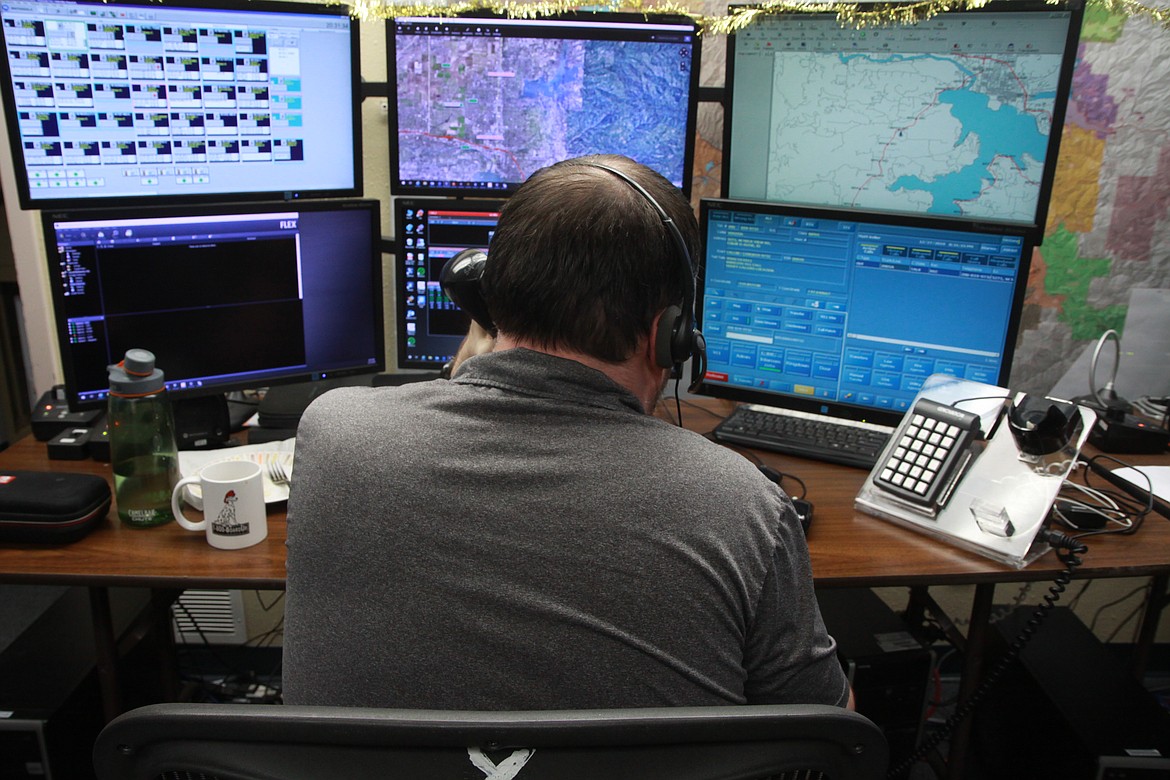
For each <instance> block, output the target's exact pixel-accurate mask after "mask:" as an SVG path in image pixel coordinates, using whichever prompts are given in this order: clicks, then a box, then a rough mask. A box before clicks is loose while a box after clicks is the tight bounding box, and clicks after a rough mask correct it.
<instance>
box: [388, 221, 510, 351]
mask: <svg viewBox="0 0 1170 780" xmlns="http://www.w3.org/2000/svg"><path fill="white" fill-rule="evenodd" d="M501 205H502V204H501V202H500V201H490V200H453V199H446V198H395V200H394V236H395V243H394V267H395V278H396V279H397V285H398V289H397V301H398V310H397V317H396V322H397V326H398V367H399V368H430V369H437V368H441V367H442V366H443V364H444V363H446V362H447V361H448V360H450V359H451V358H452V357H454V356H455V352H456V351H458V349H459V344H460V343H461V342H462V341H463V337H464V336H466V335H467V328H468V326H469V325H470V323H471V319H470V317H468V316H467V315H466V314H464V312H463V311H462V310H461V309H459V307H457V306H456V305H455V304H454V303H452V302H451V299H450V298H448V297H447V296H446V294H444V292H443V288H442V285H440V284H439V272H440V271H442V270H443V264H444V263H446V262H447V260H449V259H450V258H452V257H454V256H455V255H457V254H459V252H461V251H463V250H464V249H472V248H475V249H483V250H485V251H486V250H487V248H488V244H489V242H490V241H491V238H492V235H493V234H494V233H495V232H496V222H497V221H498V219H499V216H500V207H501Z"/></svg>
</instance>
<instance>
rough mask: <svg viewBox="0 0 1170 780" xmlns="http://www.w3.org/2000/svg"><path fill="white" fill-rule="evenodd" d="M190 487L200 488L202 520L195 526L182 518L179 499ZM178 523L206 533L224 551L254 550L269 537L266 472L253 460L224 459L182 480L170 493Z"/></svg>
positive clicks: (190, 529)
mask: <svg viewBox="0 0 1170 780" xmlns="http://www.w3.org/2000/svg"><path fill="white" fill-rule="evenodd" d="M188 485H199V489H200V492H201V494H202V496H203V519H202V520H200V521H199V522H197V523H193V522H191V521H190V520H188V519H187V517H186V516H184V515H183V508H182V506H181V505H180V499H181V497H182V496H183V493H184V490H185V489H186V487H187V486H188ZM171 509H172V510H174V513H175V521H176V522H177V523H178V524H179V525H181V526H183V527H184V528H186V529H187V530H188V531H204V532H206V534H207V543H208V544H210V545H211V546H212V547H218V548H219V549H221V550H239V549H240V548H242V547H251V546H252V545H254V544H256V543H258V542H261V541H263V540H264V538H265V537H267V536H268V510H267V508H266V507H265V505H264V473H263V469H261V467H260V464H259V463H254V462H253V461H250V460H225V461H220V462H219V463H212V464H210V465H207V466H204V467H203V468H202V469H200V470H199V472H198V473H197V474H195V475H194V476H190V477H183V478H182V479H180V480H179V481H178V483H177V484H176V485H175V489H174V492H172V493H171Z"/></svg>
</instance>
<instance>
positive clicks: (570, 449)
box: [284, 349, 848, 710]
mask: <svg viewBox="0 0 1170 780" xmlns="http://www.w3.org/2000/svg"><path fill="white" fill-rule="evenodd" d="M288 518H289V519H288V522H289V536H288V539H289V541H288V596H287V603H286V609H285V639H284V698H285V701H286V702H287V703H290V704H337V705H349V706H378V707H406V708H436V709H485V710H513V709H559V708H593V707H648V706H680V705H718V704H737V703H768V702H810V703H823V704H837V705H844V704H845V702H846V700H847V698H848V686H847V684H846V680H845V677H844V674H843V672H842V670H841V667H840V664H839V663H838V661H837V659H836V645H835V643H834V641H833V640H832V638H831V637H830V636H829V635H828V634H827V633H826V631H825V628H824V624H823V623H822V621H821V616H820V612H819V610H818V608H817V604H816V600H815V598H814V596H813V590H812V578H811V574H810V570H809V561H808V550H807V547H806V545H805V540H804V537H803V535H802V533H801V531H800V526H799V524H798V523H797V521H796V519H795V517H794V512H793V510H792V506H791V502H790V501H789V500H788V498H787V497H786V496H785V495H784V494H783V493H782V492H781V491H780V490H779V489H777V488H776V487H775V486H774V485H773V484H772V483H771V482H769V481H768V480H767V479H765V478H764V477H763V476H762V475H760V474H759V472H758V471H757V469H755V468H754V467H753V466H752V465H751V464H750V463H749V462H748V461H746V460H745V459H744V458H742V457H741V456H739V455H737V454H735V453H733V452H731V451H729V450H726V449H724V448H722V447H720V446H717V445H715V444H712V443H711V442H709V441H707V440H706V439H704V438H703V437H702V436H700V435H698V434H695V433H693V432H690V431H687V430H684V429H681V428H679V427H676V426H673V425H670V424H669V423H666V422H664V421H662V420H660V419H657V418H654V417H651V416H648V415H646V414H644V413H643V410H642V407H641V404H640V403H639V401H638V400H637V399H636V398H635V397H634V396H633V395H632V394H630V393H629V392H628V391H626V390H625V389H624V388H622V387H620V386H618V385H616V384H615V383H614V382H612V381H611V380H610V379H609V378H608V377H606V376H605V375H604V374H602V373H600V372H598V371H595V370H593V369H591V368H588V367H586V366H583V365H581V364H579V363H577V362H575V361H571V360H564V359H560V358H556V357H552V356H549V355H545V354H541V353H538V352H532V351H529V350H523V349H515V350H507V351H504V352H498V353H492V354H488V355H483V356H480V357H476V358H473V359H471V360H469V361H467V362H466V363H465V364H464V365H463V367H462V368H461V370H460V372H459V374H458V375H457V376H456V377H455V379H453V380H452V381H450V382H446V381H442V380H439V381H435V382H427V383H419V384H415V385H408V386H406V387H402V388H377V389H371V388H345V389H337V390H332V391H330V392H328V393H325V394H324V395H322V396H321V397H320V398H318V399H317V400H316V401H315V402H314V403H313V404H312V405H311V406H310V407H309V409H308V410H307V411H306V413H305V415H304V417H303V418H302V420H301V423H300V427H299V429H298V434H297V451H296V479H295V480H294V483H293V489H292V495H291V497H290V499H289V507H288Z"/></svg>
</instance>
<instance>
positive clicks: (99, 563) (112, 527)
mask: <svg viewBox="0 0 1170 780" xmlns="http://www.w3.org/2000/svg"><path fill="white" fill-rule="evenodd" d="M731 408H732V405H731V404H730V402H725V401H719V400H715V399H702V400H698V401H687V402H685V403H684V405H683V418H684V423H685V424H686V425H687V427H689V428H691V429H693V430H696V431H699V432H702V433H705V432H708V431H710V430H711V429H712V428H714V426H715V425H716V424H717V423H718V422H719V420H720V419H722V417H723V416H725V415H726V414H728V413H730V411H731ZM674 410H675V406H674V402H673V400H670V401H664V402H663V403H662V404H661V406H660V409H659V414H660V415H661V416H663V417H665V418H666V419H670V420H674V419H675V411H674ZM748 454H749V456H750V457H752V458H755V459H759V460H761V461H763V462H765V463H767V464H768V465H770V466H772V467H773V468H775V469H778V470H779V471H781V472H782V473H785V474H790V475H793V476H795V477H798V478H799V479H800V480H801V481H803V482H804V484H805V485H806V486H807V490H808V496H807V497H808V498H809V499H810V500H811V501H812V502H813V504H814V506H815V511H814V519H813V524H812V527H811V529H810V532H809V536H808V542H809V550H810V554H811V557H812V568H813V576H814V577H815V579H816V583H817V585H818V586H819V587H878V586H902V587H910V588H912V589H914V590H912V592H915V591H916V592H917V593H918V594H919V595H920V596H922V595H925V594H926V591H927V589H928V588H929V587H930V586H934V585H973V586H975V596H974V599H973V603H972V608H971V614H970V616H969V619H970V624H969V629H968V633H967V637H966V646H967V652H966V653H965V666H964V670H963V685H962V688H961V690H960V698H961V699H962V698H965V697H967V696H969V695H970V694H971V693H972V691H973V688H974V686H975V683H976V681H977V680H978V679H979V672H980V670H981V665H982V661H983V659H982V652H981V650H980V648H982V644H983V632H984V631H985V630H986V628H987V625H988V621H989V617H990V614H991V610H992V598H993V596H994V586H995V584H996V583H1001V582H1024V581H1050V580H1052V579H1053V578H1054V577H1055V576H1056V575H1057V573H1058V572H1060V571H1061V569H1062V568H1063V567H1062V565H1061V564H1060V562H1059V561H1058V560H1057V558H1056V556H1055V555H1053V554H1049V555H1046V556H1044V557H1042V558H1041V559H1040V560H1038V561H1036V562H1035V563H1033V564H1031V565H1030V566H1028V567H1027V568H1025V569H1023V570H1017V569H1013V568H1011V567H1009V566H1005V565H1003V564H1000V563H997V562H995V561H993V560H990V559H988V558H984V557H982V556H979V555H976V554H974V553H971V552H967V551H965V550H962V549H959V548H957V547H951V546H949V545H946V544H943V543H942V542H939V541H937V540H935V539H932V538H930V537H927V536H924V535H922V534H918V533H915V532H913V531H910V530H907V529H904V528H902V527H899V526H896V525H893V524H891V523H889V522H886V521H884V520H881V519H878V518H875V517H872V516H869V515H865V514H862V513H860V512H857V511H855V510H854V509H853V499H854V496H856V494H857V491H858V490H859V489H860V487H861V485H862V483H863V482H864V480H865V477H866V472H865V471H863V470H861V469H855V468H848V467H844V466H836V465H832V464H828V463H821V462H817V461H809V460H804V459H801V458H796V457H791V456H784V455H778V454H774V453H767V452H763V451H757V450H752V451H750V453H748ZM1143 462H1146V463H1149V462H1159V463H1170V458H1168V457H1160V458H1155V459H1149V458H1147V459H1143ZM0 468H9V469H35V470H56V471H80V472H91V473H99V474H102V475H104V476H105V477H106V478H107V479H111V480H112V477H111V474H110V468H109V465H108V464H102V463H95V462H93V461H50V460H48V456H47V453H46V447H45V445H44V443H42V442H37V441H34V440H32V439H31V438H26V439H24V440H22V441H19V442H17V443H15V444H14V445H12V447H10V448H9V449H8V450H6V451H4V452H3V453H0ZM785 487H786V489H788V490H789V492H791V493H793V494H794V495H799V484H798V483H796V482H795V481H785ZM286 532H287V525H286V518H285V513H284V506H283V505H276V506H272V507H270V509H269V517H268V538H267V539H266V540H265V541H264V542H262V543H260V544H258V545H255V546H253V547H249V548H246V549H243V550H234V551H224V550H217V549H214V548H212V547H210V546H209V545H208V544H207V542H206V541H205V539H204V537H203V535H202V534H199V533H193V532H190V531H184V530H183V529H181V528H179V527H178V526H177V525H175V524H170V525H166V526H161V527H158V528H151V529H141V530H140V529H129V528H125V527H123V526H122V525H121V524H120V523H119V522H118V521H117V516H116V514H115V513H114V512H113V511H111V514H110V519H109V520H107V521H106V522H105V523H104V524H102V525H101V526H100V527H99V528H97V529H96V530H94V531H93V532H92V533H91V534H90V535H89V536H87V537H86V538H85V539H82V540H81V541H78V542H76V543H74V544H71V545H67V546H62V547H41V546H35V545H0V581H6V582H23V583H52V584H66V585H82V586H86V587H88V588H90V593H91V597H92V601H93V604H94V610H93V611H94V622H95V631H96V632H97V637H98V643H99V646H101V645H104V646H105V649H104V650H102V651H100V653H99V671H101V673H102V680H103V686H104V689H103V693H104V695H105V696H106V697H107V698H106V701H107V703H108V704H107V714H110V715H112V714H116V713H117V711H118V710H119V705H118V702H119V697H118V689H117V682H116V677H115V675H114V671H113V670H114V661H115V660H116V653H115V649H114V648H115V647H116V645H115V644H114V638H113V636H112V628H111V626H110V617H109V607H108V594H107V593H106V589H107V588H109V587H113V586H137V587H145V588H151V589H154V590H155V591H156V592H160V593H168V592H172V591H179V590H182V589H185V588H233V589H245V590H247V589H262V590H274V589H283V588H284V586H285V539H286ZM1088 545H1089V551H1088V553H1087V554H1086V555H1085V556H1084V563H1083V565H1082V566H1081V567H1080V569H1079V570H1078V571H1077V573H1076V577H1077V578H1085V577H1143V576H1150V577H1154V590H1153V591H1152V592H1153V593H1155V594H1158V597H1157V598H1153V599H1151V600H1150V605H1149V607H1148V608H1147V612H1146V614H1145V616H1144V620H1143V624H1142V629H1141V636H1142V637H1143V638H1144V639H1145V640H1146V641H1147V645H1148V643H1149V642H1152V640H1153V636H1154V631H1155V630H1156V628H1157V618H1158V611H1159V608H1160V605H1161V601H1162V599H1161V594H1164V593H1165V592H1166V587H1167V577H1168V575H1170V522H1167V521H1166V520H1165V519H1163V518H1161V517H1159V516H1157V515H1151V516H1150V517H1149V518H1147V520H1146V522H1145V524H1144V526H1143V527H1142V529H1141V530H1140V531H1139V532H1138V533H1137V534H1136V535H1134V536H1101V537H1093V538H1091V539H1089V540H1088ZM162 601H163V602H165V601H166V599H162ZM927 606H930V604H929V602H927ZM1144 662H1145V661H1144V659H1139V663H1138V668H1139V670H1141V669H1143V668H1144ZM964 743H965V738H964V736H963V734H962V732H960V733H959V734H958V735H957V737H956V739H955V740H954V741H952V752H951V755H952V756H955V755H956V750H957V751H959V753H958V755H961V751H962V750H963V746H964ZM959 763H960V762H953V765H954V764H959Z"/></svg>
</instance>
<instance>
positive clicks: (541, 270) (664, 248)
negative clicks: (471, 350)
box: [483, 155, 699, 362]
mask: <svg viewBox="0 0 1170 780" xmlns="http://www.w3.org/2000/svg"><path fill="white" fill-rule="evenodd" d="M592 163H597V164H600V165H604V166H607V167H610V168H615V169H617V170H619V171H621V172H622V173H624V174H626V175H627V176H629V177H630V178H632V179H633V180H634V181H636V182H637V183H638V184H640V185H641V186H642V187H643V188H644V189H645V190H646V192H647V193H648V194H649V195H650V196H651V197H653V198H654V200H655V201H657V202H658V203H659V205H661V207H662V208H663V209H664V210H665V211H666V213H667V214H668V215H669V216H670V218H671V220H672V221H673V222H674V223H675V225H676V226H677V227H678V228H679V231H680V232H681V233H682V236H683V240H684V242H685V243H686V245H687V248H688V251H689V252H690V256H691V257H697V256H698V252H699V229H698V224H697V222H696V221H695V215H694V212H693V211H692V210H691V206H690V204H689V203H688V202H687V200H686V199H685V198H684V197H683V195H682V193H681V192H680V191H679V190H678V188H676V187H675V186H674V185H673V184H671V183H670V182H669V181H667V180H666V179H665V178H663V177H662V176H661V175H659V174H658V173H656V172H655V171H653V170H652V169H650V168H647V167H646V166H644V165H640V164H638V163H636V162H634V161H633V160H630V159H628V158H625V157H620V156H617V155H596V156H590V157H581V158H575V159H572V160H565V161H563V162H559V163H557V164H555V165H551V166H549V167H547V168H542V169H541V170H539V171H537V172H536V173H535V174H533V175H532V176H531V177H529V179H528V180H527V181H526V182H525V183H524V184H523V185H522V186H521V187H520V188H519V189H518V190H517V191H516V194H515V195H513V196H512V198H511V199H510V200H509V201H508V202H507V204H506V205H505V206H504V208H503V211H502V212H501V214H500V221H499V226H498V227H497V230H496V233H495V236H494V237H493V238H492V242H491V247H490V248H489V250H488V261H487V266H486V268H485V270H484V276H483V292H484V296H485V298H486V300H487V304H488V309H489V311H490V312H491V316H492V320H493V321H494V322H495V324H496V326H497V327H498V328H499V330H500V331H502V332H504V333H507V334H508V335H510V336H513V337H519V338H522V339H525V340H528V341H532V342H533V343H535V344H537V345H539V346H541V347H544V348H561V349H568V350H571V351H575V352H579V353H582V354H586V355H590V356H593V357H595V358H598V359H600V360H605V361H607V362H619V361H621V360H625V359H626V358H628V357H630V356H631V355H632V354H633V351H634V349H635V347H636V346H637V344H638V340H639V339H640V338H641V337H644V336H647V335H648V334H649V333H650V328H651V326H652V325H653V322H654V317H655V316H656V315H657V314H658V313H659V312H661V311H662V310H663V309H665V308H666V307H667V306H669V305H671V304H674V305H678V304H679V303H680V302H681V301H683V299H684V296H685V294H684V290H686V288H687V284H688V282H687V280H686V277H685V276H684V274H688V273H689V274H692V275H693V273H694V271H693V269H692V268H690V263H689V261H688V259H687V258H682V257H679V254H680V253H679V249H678V248H677V246H676V243H675V241H674V240H673V239H672V237H671V235H670V233H669V231H668V229H667V228H666V226H664V225H663V223H662V218H661V216H660V215H659V213H658V211H657V210H656V209H655V208H654V207H653V205H652V204H651V203H649V202H648V201H647V199H646V198H645V197H644V196H643V195H642V194H641V193H639V192H638V191H637V190H636V189H635V188H633V187H631V186H630V184H629V183H628V182H624V181H622V180H621V179H620V178H619V177H618V176H615V175H614V174H613V173H612V172H609V171H606V170H603V169H601V168H598V167H596V166H595V165H593V164H592ZM692 278H693V277H692Z"/></svg>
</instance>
